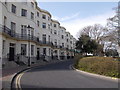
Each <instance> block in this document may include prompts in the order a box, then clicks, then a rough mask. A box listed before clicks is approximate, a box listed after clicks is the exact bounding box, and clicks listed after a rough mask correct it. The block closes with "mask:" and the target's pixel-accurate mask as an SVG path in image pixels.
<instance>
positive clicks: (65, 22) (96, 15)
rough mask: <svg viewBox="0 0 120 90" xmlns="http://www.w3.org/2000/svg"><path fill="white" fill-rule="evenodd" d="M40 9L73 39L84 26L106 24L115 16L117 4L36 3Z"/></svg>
mask: <svg viewBox="0 0 120 90" xmlns="http://www.w3.org/2000/svg"><path fill="white" fill-rule="evenodd" d="M38 5H39V7H40V8H42V9H45V10H47V11H49V12H50V13H51V14H52V18H53V19H56V20H58V21H59V22H60V23H61V26H64V27H65V28H66V29H67V31H69V32H70V33H71V34H72V35H73V36H74V37H77V36H78V32H79V31H80V30H81V29H82V28H83V27H85V26H88V25H93V24H95V23H99V24H102V25H105V24H106V19H107V18H109V17H112V16H113V15H114V14H115V11H114V10H113V8H115V7H116V6H117V2H38Z"/></svg>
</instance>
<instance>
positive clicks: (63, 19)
mask: <svg viewBox="0 0 120 90" xmlns="http://www.w3.org/2000/svg"><path fill="white" fill-rule="evenodd" d="M79 15H80V13H79V12H77V13H75V14H73V15H70V16H65V17H62V18H60V17H57V16H53V17H52V18H53V19H55V20H59V21H61V22H64V21H68V20H71V19H75V18H76V17H78V16H79Z"/></svg>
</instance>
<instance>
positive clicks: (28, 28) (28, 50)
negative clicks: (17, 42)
mask: <svg viewBox="0 0 120 90" xmlns="http://www.w3.org/2000/svg"><path fill="white" fill-rule="evenodd" d="M27 28H28V38H29V40H28V67H30V29H31V27H30V25H28V26H27Z"/></svg>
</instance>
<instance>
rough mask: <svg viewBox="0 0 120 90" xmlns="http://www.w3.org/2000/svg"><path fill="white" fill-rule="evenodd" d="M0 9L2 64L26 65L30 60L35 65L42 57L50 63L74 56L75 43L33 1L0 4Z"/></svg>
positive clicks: (46, 12) (47, 13)
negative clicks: (15, 63)
mask: <svg viewBox="0 0 120 90" xmlns="http://www.w3.org/2000/svg"><path fill="white" fill-rule="evenodd" d="M26 1H27V0H26ZM0 9H1V10H0V11H1V13H0V43H1V44H0V48H1V50H0V57H1V59H2V62H3V63H4V64H6V63H7V62H9V61H16V60H19V61H23V62H24V63H27V62H28V58H29V57H30V62H37V60H42V59H43V56H45V57H47V58H49V60H52V59H67V58H68V59H69V58H71V57H73V56H74V53H75V42H76V39H75V38H74V37H73V36H72V35H71V34H70V33H69V32H66V29H65V28H64V27H62V26H60V23H59V22H58V21H56V20H53V19H51V14H50V13H49V12H48V11H46V10H43V9H40V8H39V7H38V6H37V2H36V1H34V0H32V1H31V2H6V0H5V1H4V0H2V1H0ZM47 58H46V59H47Z"/></svg>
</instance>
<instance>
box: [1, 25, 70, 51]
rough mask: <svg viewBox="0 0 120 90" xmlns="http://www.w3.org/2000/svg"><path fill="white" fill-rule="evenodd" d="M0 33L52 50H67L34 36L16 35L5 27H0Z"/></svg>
mask: <svg viewBox="0 0 120 90" xmlns="http://www.w3.org/2000/svg"><path fill="white" fill-rule="evenodd" d="M0 32H2V33H4V34H7V35H8V36H10V37H12V38H16V39H19V40H28V41H33V42H36V43H38V44H42V45H49V46H52V47H54V48H60V49H65V50H68V49H66V48H65V47H63V46H60V45H54V44H53V43H52V42H49V41H41V40H40V39H39V38H38V37H35V36H32V35H28V34H19V33H16V32H15V31H12V30H11V29H9V28H8V27H6V26H2V25H0Z"/></svg>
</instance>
